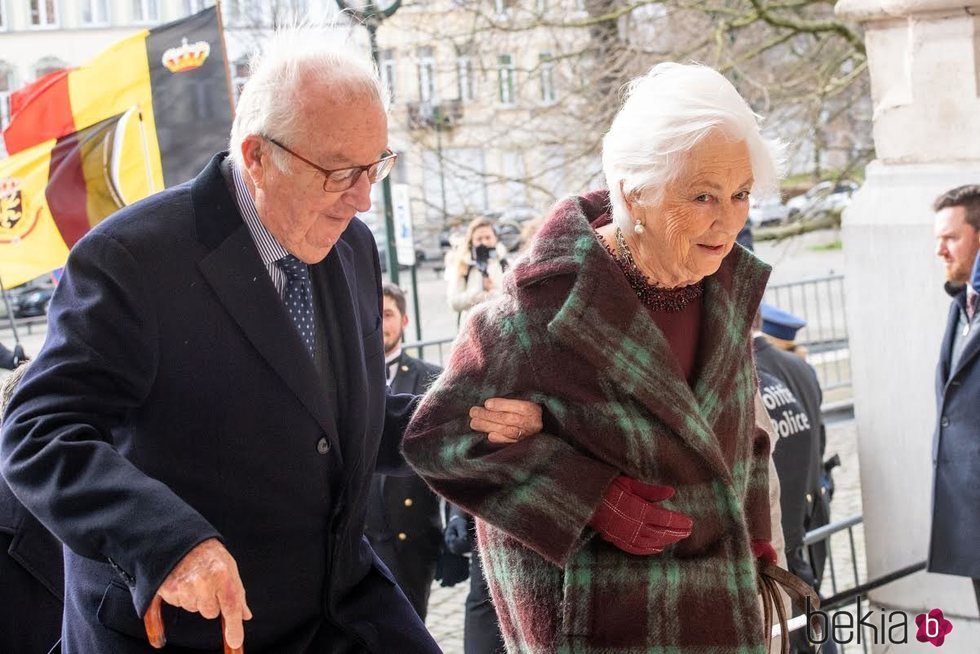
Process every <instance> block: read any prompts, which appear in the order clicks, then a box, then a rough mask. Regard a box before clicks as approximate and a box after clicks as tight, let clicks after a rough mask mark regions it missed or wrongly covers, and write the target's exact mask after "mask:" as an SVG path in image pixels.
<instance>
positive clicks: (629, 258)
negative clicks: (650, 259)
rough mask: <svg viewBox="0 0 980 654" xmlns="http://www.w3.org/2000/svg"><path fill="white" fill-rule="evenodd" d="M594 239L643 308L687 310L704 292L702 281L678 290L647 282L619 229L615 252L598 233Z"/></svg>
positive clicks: (673, 310) (672, 310)
mask: <svg viewBox="0 0 980 654" xmlns="http://www.w3.org/2000/svg"><path fill="white" fill-rule="evenodd" d="M596 238H598V239H599V243H601V244H602V247H604V248H605V249H606V252H608V253H609V254H610V256H612V258H613V261H615V262H616V265H618V266H619V269H620V270H621V271H622V272H623V275H624V276H625V277H626V281H627V282H629V285H630V287H631V288H632V289H633V292H634V293H636V297H637V298H638V299H639V300H640V303H641V304H643V305H644V306H646V307H648V308H650V309H653V310H654V311H666V312H669V313H674V312H677V311H682V310H683V309H685V308H687V306H688V305H689V304H691V303H692V302H694V301H695V300H697V299H698V298H699V297H701V294H702V293H703V292H704V280H703V279H702V280H699V281H697V282H695V283H694V284H691V285H689V286H680V287H678V288H664V287H662V286H657V285H656V284H651V283H650V282H649V281H647V277H646V275H644V274H643V271H641V270H640V268H639V266H637V265H636V262H635V261H634V260H633V254H632V253H631V252H630V249H629V247H627V246H626V238H625V237H624V236H623V232H622V230H620V229H619V228H617V229H616V245H617V248H616V249H617V250H618V251H617V252H613V251H612V250H611V249H610V248H609V246H608V245H606V242H605V241H604V240H603V239H602V237H601V236H600V235H599V233H598V232H596Z"/></svg>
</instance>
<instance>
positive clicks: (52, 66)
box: [34, 57, 68, 79]
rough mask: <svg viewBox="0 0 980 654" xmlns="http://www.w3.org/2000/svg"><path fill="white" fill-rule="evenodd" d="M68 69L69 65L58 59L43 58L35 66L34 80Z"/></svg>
mask: <svg viewBox="0 0 980 654" xmlns="http://www.w3.org/2000/svg"><path fill="white" fill-rule="evenodd" d="M65 68H68V64H66V63H65V62H63V61H62V60H61V59H58V58H57V57H43V58H42V59H40V60H39V61H38V62H37V63H36V64H34V79H38V78H41V77H44V76H45V75H47V74H48V73H53V72H55V71H58V70H64V69H65Z"/></svg>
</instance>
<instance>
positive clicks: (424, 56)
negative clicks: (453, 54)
mask: <svg viewBox="0 0 980 654" xmlns="http://www.w3.org/2000/svg"><path fill="white" fill-rule="evenodd" d="M418 57H419V102H421V103H427V104H433V103H435V102H437V101H438V95H437V93H436V58H435V51H434V49H433V48H419V50H418Z"/></svg>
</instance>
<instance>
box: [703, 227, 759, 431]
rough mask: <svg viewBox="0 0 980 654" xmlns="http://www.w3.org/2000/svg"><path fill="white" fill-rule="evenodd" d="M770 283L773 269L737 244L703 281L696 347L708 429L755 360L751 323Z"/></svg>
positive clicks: (716, 419) (704, 413)
mask: <svg viewBox="0 0 980 654" xmlns="http://www.w3.org/2000/svg"><path fill="white" fill-rule="evenodd" d="M768 279H769V267H768V266H766V265H765V264H763V263H762V262H761V261H759V260H758V259H756V258H755V256H754V255H752V254H750V253H749V252H748V251H747V250H744V249H742V247H741V246H738V245H736V246H735V248H734V249H733V250H732V252H731V253H730V254H729V255H728V257H726V259H725V261H724V262H723V263H722V265H721V268H719V270H718V272H717V273H715V274H714V275H711V276H710V277H707V278H706V279H705V287H704V305H703V307H704V309H703V311H702V313H701V334H700V339H699V345H698V349H699V350H700V354H699V358H700V362H701V364H702V365H701V366H700V367H699V369H698V372H697V379H696V381H695V383H694V394H695V396H696V397H697V401H698V404H699V406H700V407H701V415H702V416H703V417H704V419H705V421H706V422H707V423H708V424H709V425H712V426H716V423H717V421H718V418H719V415H720V414H721V411H722V408H723V407H724V404H725V402H724V400H725V398H727V397H730V396H731V394H732V392H735V391H736V389H735V385H736V383H737V381H738V379H739V376H738V374H737V372H738V370H739V368H740V367H741V366H743V365H744V364H745V359H746V358H747V357H751V354H750V352H751V344H752V336H751V327H752V320H753V318H754V317H755V313H756V311H757V310H758V307H759V304H760V302H762V295H763V293H764V291H765V288H766V281H767V280H768ZM753 390H754V389H753Z"/></svg>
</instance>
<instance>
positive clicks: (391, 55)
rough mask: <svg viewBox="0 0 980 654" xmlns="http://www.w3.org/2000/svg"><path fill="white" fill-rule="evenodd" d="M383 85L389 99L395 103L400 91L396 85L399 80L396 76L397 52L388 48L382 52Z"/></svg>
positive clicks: (381, 70)
mask: <svg viewBox="0 0 980 654" xmlns="http://www.w3.org/2000/svg"><path fill="white" fill-rule="evenodd" d="M380 57H381V66H380V71H379V72H380V73H381V83H382V84H384V86H385V88H386V89H388V97H390V98H391V101H392V102H394V101H395V98H396V97H397V93H398V89H397V88H396V86H395V85H396V84H397V82H398V78H397V77H396V75H395V51H394V50H393V49H392V48H387V49H385V50H382V51H381V55H380Z"/></svg>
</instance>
